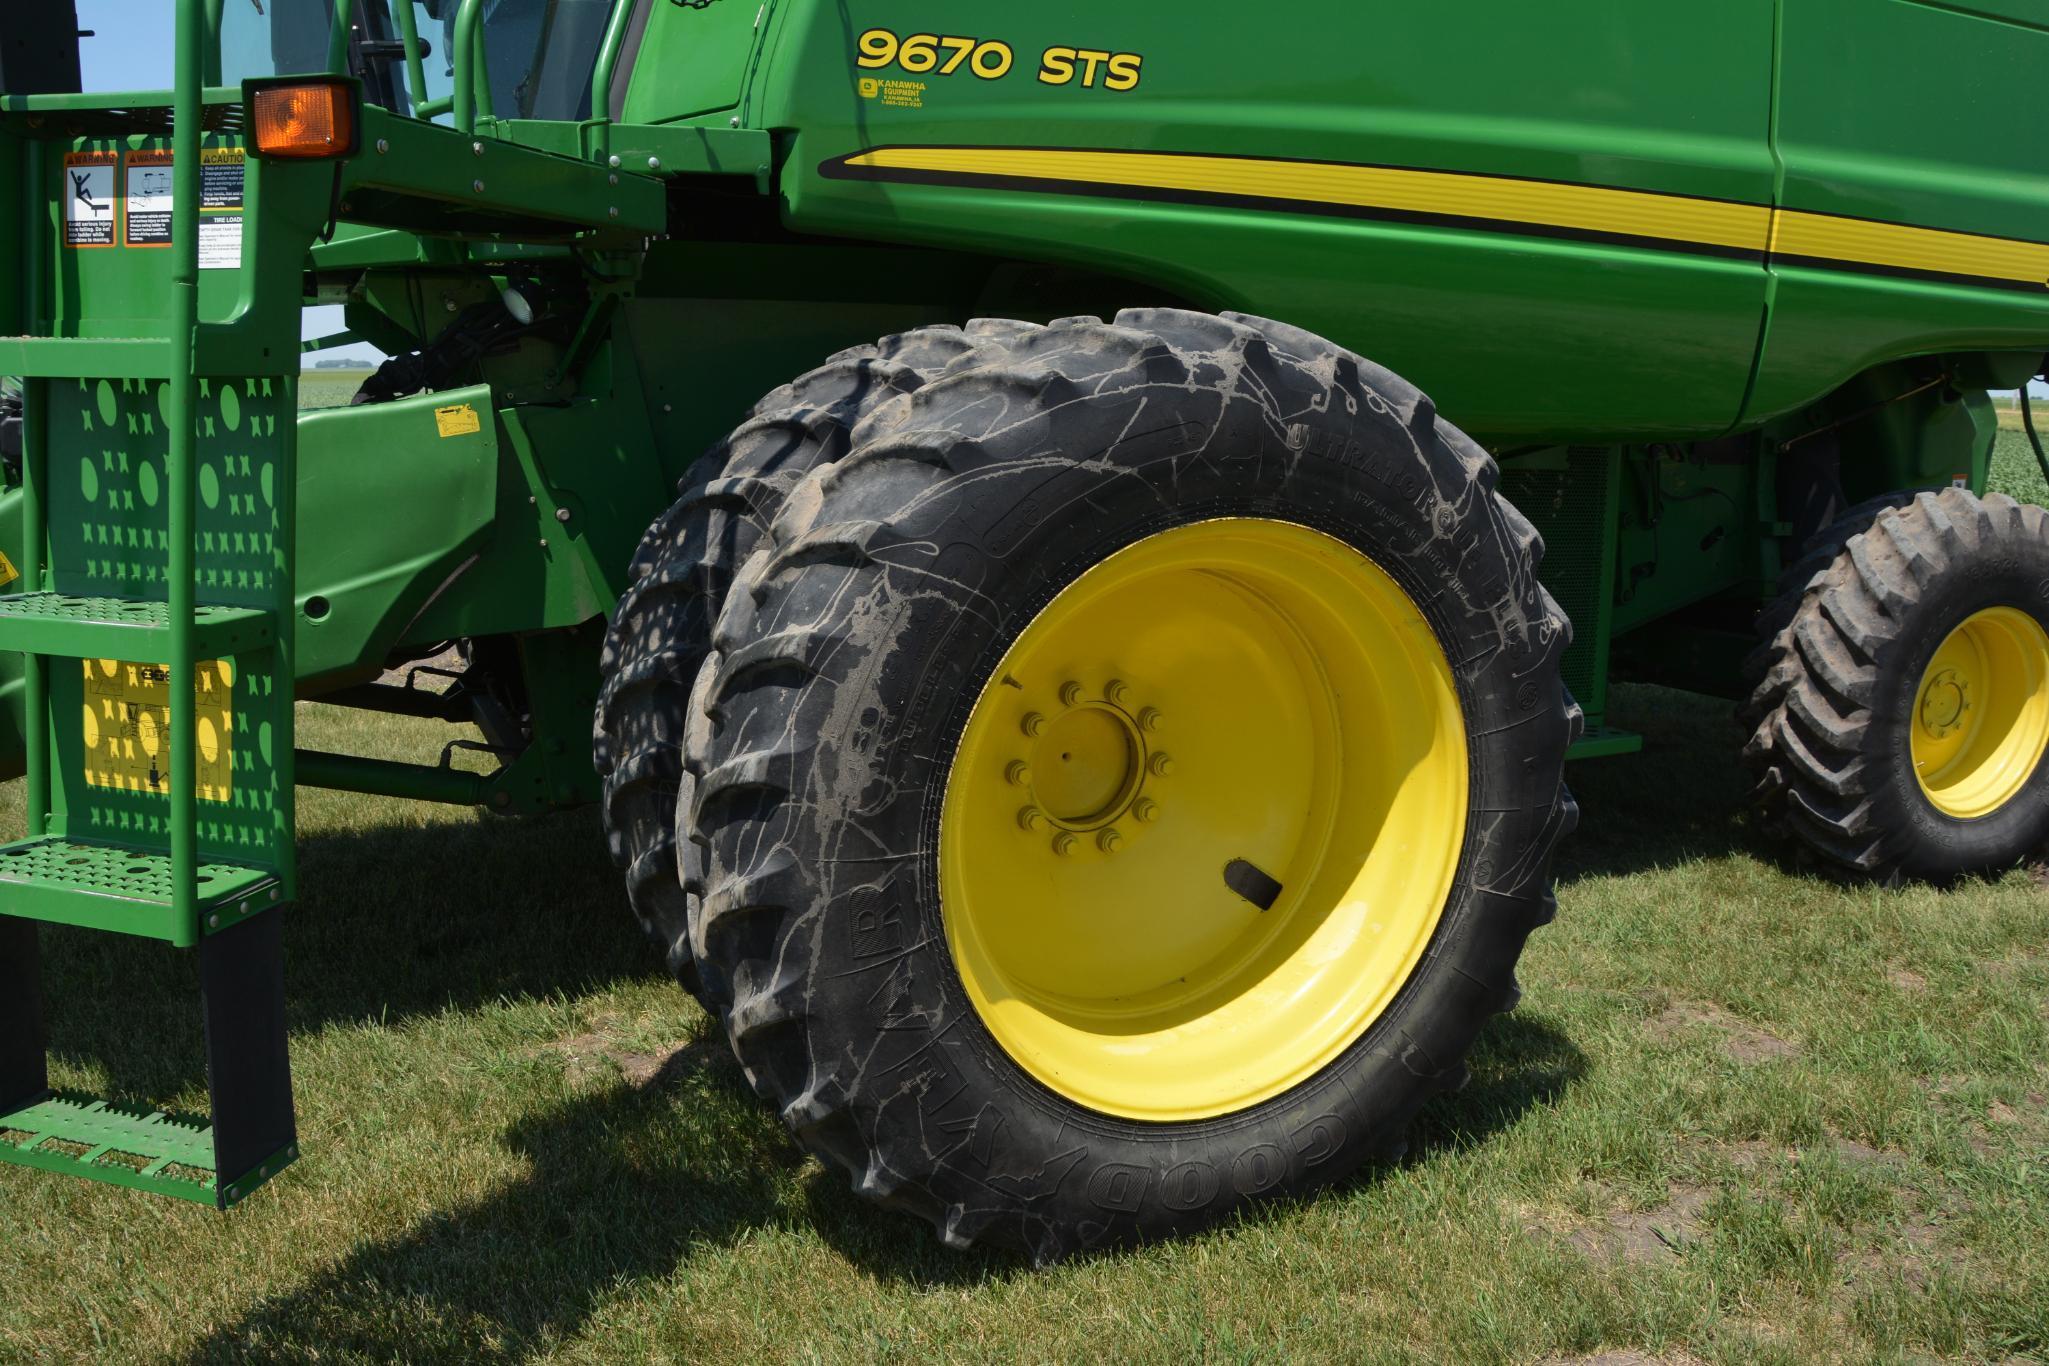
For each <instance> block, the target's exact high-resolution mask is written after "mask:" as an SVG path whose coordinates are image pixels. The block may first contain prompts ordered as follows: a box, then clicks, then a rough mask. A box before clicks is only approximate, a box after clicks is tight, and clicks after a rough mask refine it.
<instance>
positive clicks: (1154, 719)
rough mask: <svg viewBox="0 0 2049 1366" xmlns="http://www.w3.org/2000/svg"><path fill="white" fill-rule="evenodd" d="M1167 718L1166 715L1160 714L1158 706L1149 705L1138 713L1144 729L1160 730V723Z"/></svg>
mask: <svg viewBox="0 0 2049 1366" xmlns="http://www.w3.org/2000/svg"><path fill="white" fill-rule="evenodd" d="M1166 719H1167V718H1166V717H1164V716H1162V715H1160V709H1159V708H1158V707H1147V708H1146V709H1145V710H1144V711H1142V712H1140V713H1139V714H1138V724H1139V726H1140V728H1141V729H1144V730H1158V729H1159V728H1160V723H1161V722H1162V721H1164V720H1166Z"/></svg>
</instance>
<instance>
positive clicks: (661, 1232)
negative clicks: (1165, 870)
mask: <svg viewBox="0 0 2049 1366" xmlns="http://www.w3.org/2000/svg"><path fill="white" fill-rule="evenodd" d="M1471 1061H1472V1067H1473V1075H1474V1081H1473V1084H1472V1085H1471V1086H1469V1087H1467V1088H1466V1090H1465V1091H1464V1092H1462V1093H1461V1094H1459V1095H1458V1096H1455V1097H1450V1098H1447V1099H1445V1100H1443V1101H1441V1102H1439V1103H1437V1104H1435V1105H1433V1106H1431V1107H1430V1108H1429V1109H1428V1110H1426V1111H1425V1113H1424V1115H1423V1117H1422V1118H1421V1119H1420V1120H1419V1121H1418V1123H1417V1126H1416V1129H1415V1132H1414V1135H1413V1136H1414V1139H1415V1143H1414V1146H1413V1147H1412V1149H1411V1151H1410V1154H1409V1155H1408V1156H1407V1157H1406V1158H1405V1159H1404V1162H1405V1163H1406V1164H1409V1165H1414V1164H1417V1163H1422V1162H1428V1161H1431V1160H1433V1159H1434V1158H1436V1157H1439V1156H1442V1155H1444V1154H1446V1153H1448V1152H1449V1151H1452V1150H1455V1149H1458V1148H1462V1147H1466V1146H1470V1145H1473V1144H1477V1143H1481V1142H1484V1141H1485V1140H1486V1139H1487V1137H1488V1136H1489V1135H1490V1134H1492V1133H1493V1132H1495V1131H1497V1130H1499V1129H1501V1128H1503V1127H1505V1126H1507V1125H1509V1124H1512V1123H1514V1122H1515V1120H1516V1119H1517V1118H1518V1117H1520V1116H1521V1115H1522V1114H1523V1113H1524V1112H1526V1111H1527V1110H1529V1109H1530V1108H1532V1107H1534V1106H1539V1105H1547V1104H1550V1103H1551V1102H1553V1101H1555V1100H1556V1099H1557V1098H1558V1097H1559V1096H1560V1095H1562V1094H1563V1093H1564V1091H1565V1090H1566V1089H1568V1088H1569V1087H1570V1086H1571V1085H1572V1084H1573V1083H1574V1082H1575V1081H1576V1080H1577V1079H1578V1078H1579V1077H1580V1076H1582V1075H1583V1074H1584V1072H1585V1070H1586V1059H1585V1058H1584V1056H1583V1055H1582V1054H1581V1053H1580V1051H1579V1049H1578V1048H1576V1047H1575V1046H1574V1045H1573V1044H1572V1042H1571V1041H1570V1040H1569V1039H1567V1038H1565V1037H1564V1035H1562V1034H1561V1033H1559V1032H1558V1031H1557V1030H1556V1029H1555V1028H1554V1027H1553V1026H1552V1025H1550V1024H1549V1023H1547V1022H1545V1021H1544V1020H1543V1019H1541V1018H1539V1017H1535V1016H1522V1015H1518V1016H1510V1017H1507V1018H1505V1019H1500V1020H1496V1021H1494V1022H1493V1024H1491V1025H1490V1026H1489V1027H1488V1029H1487V1030H1486V1032H1485V1033H1484V1034H1483V1035H1482V1037H1481V1041H1480V1044H1479V1046H1478V1047H1477V1048H1476V1049H1475V1050H1474V1053H1473V1057H1472V1060H1471ZM503 1141H504V1142H505V1144H506V1145H507V1146H508V1147H509V1148H510V1149H512V1150H513V1151H514V1152H517V1153H518V1154H520V1155H521V1156H523V1157H525V1158H526V1159H528V1161H529V1163H530V1165H531V1175H530V1176H528V1177H526V1178H525V1179H523V1180H520V1181H517V1182H514V1183H512V1184H509V1185H507V1186H505V1187H503V1188H501V1189H499V1190H497V1191H495V1192H493V1193H492V1194H491V1195H489V1196H487V1197H486V1198H484V1199H482V1200H480V1201H478V1202H477V1203H475V1204H473V1205H469V1206H467V1207H463V1208H457V1209H452V1210H447V1211H443V1212H437V1213H435V1214H433V1215H431V1216H429V1217H427V1218H426V1219H423V1220H422V1221H420V1222H419V1223H418V1224H416V1225H415V1226H414V1227H413V1228H412V1229H411V1230H409V1231H407V1232H406V1233H404V1234H402V1235H400V1236H398V1237H396V1238H392V1239H388V1240H384V1241H380V1242H376V1243H372V1244H368V1245H366V1246H363V1247H361V1248H359V1249H357V1250H356V1251H354V1252H352V1253H350V1254H349V1255H348V1256H347V1257H345V1258H343V1259H342V1260H341V1261H340V1262H338V1263H337V1264H335V1265H334V1266H332V1267H330V1268H328V1269H327V1270H325V1271H323V1272H321V1273H320V1274H318V1275H317V1276H315V1277H313V1278H312V1279H311V1280H310V1281H308V1282H307V1283H305V1284H303V1285H301V1286H300V1287H298V1288H297V1289H295V1290H293V1291H291V1292H290V1293H288V1294H285V1295H280V1296H275V1297H272V1298H270V1299H267V1300H265V1301H262V1302H261V1303H259V1304H257V1305H256V1306H254V1307H253V1308H252V1309H250V1310H249V1311H248V1312H247V1313H246V1314H244V1315H243V1317H242V1318H241V1319H239V1320H238V1321H236V1322H234V1323H232V1324H229V1325H226V1326H223V1327H222V1328H220V1329H218V1330H217V1331H216V1332H215V1333H214V1334H213V1335H212V1336H210V1337H209V1338H207V1339H206V1340H205V1341H204V1342H202V1343H201V1344H200V1345H199V1346H198V1347H197V1348H195V1349H194V1350H193V1352H192V1354H191V1359H192V1360H194V1361H213V1360H246V1359H248V1358H249V1357H250V1356H252V1355H253V1356H259V1357H287V1358H299V1357H302V1356H313V1355H316V1354H317V1355H323V1356H333V1357H336V1358H353V1357H368V1358H380V1359H381V1358H402V1359H414V1360H417V1359H420V1358H422V1357H429V1356H432V1357H442V1356H447V1357H462V1358H466V1359H474V1358H477V1357H499V1358H514V1359H516V1358H523V1357H527V1356H531V1355H535V1354H539V1353H543V1352H546V1351H549V1350H551V1349H553V1348H555V1347H558V1346H560V1345H562V1344H564V1343H566V1342H568V1341H571V1340H573V1339H574V1338H575V1337H576V1335H577V1334H578V1333H579V1332H580V1331H581V1330H582V1328H583V1326H584V1325H585V1323H586V1322H587V1321H588V1320H589V1319H590V1317H591V1316H592V1314H593V1313H594V1312H595V1311H596V1310H597V1309H598V1308H599V1306H600V1304H601V1302H603V1301H605V1300H609V1299H613V1298H628V1297H631V1296H632V1295H633V1293H634V1290H635V1287H636V1286H639V1285H643V1284H648V1283H654V1282H660V1281H662V1280H665V1279H667V1278H669V1277H671V1276H673V1275H674V1274H675V1273H676V1271H677V1269H678V1268H679V1266H680V1265H681V1264H682V1263H683V1262H684V1261H685V1260H686V1259H687V1258H689V1257H690V1256H691V1255H692V1254H693V1253H694V1252H697V1251H699V1250H710V1251H712V1252H713V1254H714V1255H716V1253H717V1251H718V1250H719V1249H721V1248H724V1247H726V1246H729V1245H731V1244H733V1243H735V1242H737V1241H739V1240H741V1239H743V1238H745V1237H746V1236H748V1234H749V1233H750V1232H751V1231H754V1230H757V1229H762V1228H772V1227H782V1228H789V1229H801V1230H804V1231H806V1232H808V1233H811V1234H815V1235H816V1236H817V1237H819V1238H821V1239H823V1240H824V1241H825V1242H826V1243H827V1244H828V1245H830V1246H831V1247H833V1248H834V1249H836V1250H837V1251H838V1252H839V1253H840V1254H841V1255H842V1256H844V1257H845V1258H846V1259H847V1261H848V1262H850V1263H851V1264H852V1265H854V1266H856V1267H858V1268H860V1270H861V1271H862V1272H864V1273H865V1274H867V1275H870V1276H873V1277H875V1278H877V1279H878V1280H883V1281H892V1282H898V1283H903V1284H907V1285H910V1286H912V1287H915V1288H917V1289H930V1288H939V1287H969V1286H974V1285H979V1284H985V1283H988V1282H991V1281H996V1280H1001V1279H1004V1278H1007V1277H1009V1276H1012V1275H1016V1274H1026V1273H1025V1264H1024V1262H1023V1261H1022V1259H1020V1258H1017V1257H1012V1256H1006V1255H1003V1254H999V1253H983V1254H973V1255H966V1256H963V1255H960V1254H956V1253H953V1252H949V1251H947V1250H946V1249H945V1248H944V1247H943V1246H941V1245H940V1243H939V1241H938V1239H937V1238H936V1236H934V1235H933V1234H932V1233H931V1232H930V1231H929V1230H926V1229H923V1228H921V1227H918V1226H915V1225H912V1224H910V1223H908V1222H906V1221H905V1220H904V1219H903V1217H902V1216H900V1215H895V1214H891V1213H888V1212H885V1211H882V1210H878V1209H875V1208H874V1207H872V1206H870V1205H868V1204H866V1203H865V1202H863V1201H862V1200H860V1199H859V1198H858V1197H856V1196H855V1195H854V1194H853V1193H852V1191H851V1190H850V1189H849V1186H848V1183H847V1180H846V1178H845V1177H844V1176H843V1175H842V1174H840V1173H839V1172H837V1171H823V1172H821V1171H817V1170H814V1171H812V1172H811V1173H810V1174H808V1175H805V1176H802V1177H801V1178H798V1173H797V1169H798V1167H799V1166H800V1165H801V1163H802V1158H801V1156H800V1155H799V1154H798V1152H797V1151H796V1149H795V1147H794V1145H792V1144H791V1142H790V1141H789V1140H788V1139H787V1138H786V1137H785V1136H784V1135H783V1133H782V1130H781V1127H780V1125H779V1124H777V1123H776V1121H775V1119H774V1118H773V1117H772V1116H771V1115H769V1114H768V1113H767V1111H766V1110H765V1109H764V1108H763V1107H761V1106H760V1105H758V1104H757V1103H756V1101H755V1099H754V1097H753V1095H752V1093H751V1092H749V1090H748V1089H747V1086H746V1084H745V1082H744V1081H743V1080H742V1078H741V1077H740V1075H739V1071H738V1068H737V1067H736V1066H735V1065H734V1064H733V1062H732V1060H731V1057H730V1055H729V1054H728V1053H727V1052H726V1050H725V1047H724V1045H723V1043H721V1042H719V1041H718V1040H717V1038H716V1036H713V1035H706V1036H704V1037H701V1038H700V1039H699V1040H697V1041H696V1042H695V1043H693V1044H692V1045H691V1046H690V1047H688V1048H686V1049H685V1050H684V1051H683V1052H681V1053H679V1054H677V1055H676V1056H675V1057H673V1058H671V1059H670V1060H669V1062H668V1064H667V1066H666V1067H665V1068H664V1069H663V1071H662V1073H661V1074H660V1075H659V1076H658V1077H657V1078H656V1080H655V1081H654V1082H653V1083H651V1084H650V1085H648V1086H646V1087H644V1088H634V1087H630V1086H626V1085H623V1084H622V1085H618V1086H615V1087H613V1088H612V1089H610V1090H607V1091H605V1092H603V1093H600V1094H595V1095H589V1096H582V1097H578V1098H577V1099H575V1100H573V1101H571V1102H569V1103H567V1104H564V1105H561V1106H559V1107H557V1108H554V1109H551V1110H549V1111H546V1112H544V1113H542V1114H540V1115H538V1116H536V1117H535V1118H532V1119H530V1120H525V1121H521V1122H519V1123H516V1124H514V1125H513V1126H511V1127H510V1128H509V1129H508V1130H507V1131H506V1132H505V1134H504V1138H503ZM1391 1170H1392V1168H1389V1167H1386V1166H1382V1167H1376V1168H1369V1169H1368V1170H1367V1171H1366V1172H1365V1173H1363V1174H1362V1175H1361V1176H1360V1177H1358V1178H1356V1179H1355V1180H1356V1181H1378V1180H1382V1179H1385V1178H1386V1177H1387V1175H1388V1174H1389V1172H1390V1171H1391ZM793 1178H798V1179H797V1181H796V1184H795V1185H794V1186H793ZM1254 1217H1266V1216H1254ZM1102 1255H1114V1254H1102ZM699 1346H700V1347H705V1348H706V1349H707V1350H710V1348H711V1346H712V1345H710V1344H699Z"/></svg>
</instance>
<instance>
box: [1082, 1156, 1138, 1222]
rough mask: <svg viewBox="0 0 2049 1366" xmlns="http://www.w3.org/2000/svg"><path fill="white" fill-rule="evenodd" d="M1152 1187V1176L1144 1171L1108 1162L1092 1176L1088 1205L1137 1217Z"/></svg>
mask: <svg viewBox="0 0 2049 1366" xmlns="http://www.w3.org/2000/svg"><path fill="white" fill-rule="evenodd" d="M1151 1184H1152V1173H1150V1172H1148V1171H1147V1170H1146V1169H1145V1168H1143V1167H1132V1166H1127V1165H1126V1164H1124V1163H1121V1162H1107V1163H1105V1164H1103V1165H1102V1166H1100V1167H1098V1168H1096V1169H1095V1170H1094V1171H1093V1172H1090V1173H1089V1184H1088V1197H1089V1203H1090V1204H1092V1205H1094V1206H1095V1207H1096V1208H1097V1209H1099V1210H1104V1211H1106V1212H1115V1213H1122V1214H1136V1213H1138V1207H1139V1206H1140V1205H1141V1204H1143V1203H1145V1190H1146V1187H1147V1186H1149V1185H1151Z"/></svg>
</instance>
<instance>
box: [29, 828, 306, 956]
mask: <svg viewBox="0 0 2049 1366" xmlns="http://www.w3.org/2000/svg"><path fill="white" fill-rule="evenodd" d="M174 887H175V883H174V881H173V878H172V874H171V859H170V855H169V854H167V853H164V852H162V851H159V850H149V849H135V848H129V847H126V846H122V845H114V844H87V843H83V842H81V841H77V840H65V839H39V840H37V839H31V840H22V841H19V842H17V843H14V844H9V845H5V846H0V915H10V916H18V917H21V918H22V919H26V920H41V921H46V922H48V923H51V924H56V925H80V926H83V927H85V928H87V929H95V930H113V931H116V932H118V933H121V934H135V935H142V936H144V937H146V938H150V939H163V940H169V941H172V942H177V941H178V940H179V938H180V935H179V932H178V931H179V928H180V927H179V923H178V921H177V917H176V915H175V909H176V908H175V905H174V900H175V898H174V896H173V891H174ZM280 900H282V888H281V886H280V884H279V882H278V878H277V874H276V873H274V872H271V871H270V870H268V869H264V868H250V867H245V866H243V865H241V864H235V863H222V862H219V861H217V860H215V861H208V862H203V863H201V864H200V865H199V874H198V906H199V914H200V920H201V923H202V925H203V927H204V929H205V930H207V931H212V930H220V929H225V928H227V927H228V926H229V925H232V924H234V923H236V922H238V921H241V920H244V919H247V918H248V917H249V916H251V915H255V914H257V913H259V912H261V911H265V910H268V909H269V908H270V907H272V906H274V905H276V904H278V902H279V901H280Z"/></svg>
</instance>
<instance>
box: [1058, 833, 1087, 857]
mask: <svg viewBox="0 0 2049 1366" xmlns="http://www.w3.org/2000/svg"><path fill="white" fill-rule="evenodd" d="M1080 843H1081V841H1080V840H1078V839H1076V838H1075V837H1074V836H1072V835H1070V834H1068V833H1067V832H1066V831H1065V830H1063V831H1061V832H1060V833H1059V834H1057V835H1055V836H1054V837H1053V852H1054V853H1056V854H1058V855H1060V857H1062V858H1066V857H1067V856H1068V855H1069V854H1071V853H1073V852H1074V849H1075V846H1076V845H1078V844H1080Z"/></svg>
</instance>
